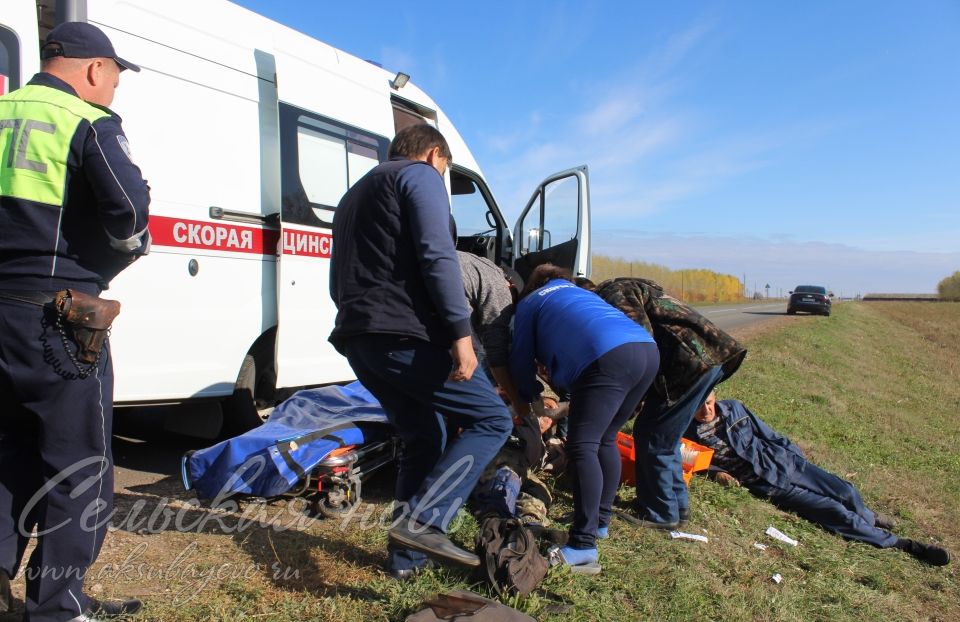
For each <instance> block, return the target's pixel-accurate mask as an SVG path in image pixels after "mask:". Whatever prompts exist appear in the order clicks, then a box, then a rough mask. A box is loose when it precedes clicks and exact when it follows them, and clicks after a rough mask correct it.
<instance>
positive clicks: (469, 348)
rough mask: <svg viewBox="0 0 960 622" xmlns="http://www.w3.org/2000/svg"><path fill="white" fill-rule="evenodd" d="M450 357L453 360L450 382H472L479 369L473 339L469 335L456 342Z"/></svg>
mask: <svg viewBox="0 0 960 622" xmlns="http://www.w3.org/2000/svg"><path fill="white" fill-rule="evenodd" d="M450 356H451V357H452V358H453V368H452V369H451V370H450V380H453V381H454V382H466V381H467V380H470V378H472V377H473V372H474V371H475V370H476V369H477V353H476V352H474V351H473V338H472V337H470V335H467V336H466V337H460V338H459V339H457V340H456V341H454V342H453V347H451V348H450Z"/></svg>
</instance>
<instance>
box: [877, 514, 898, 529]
mask: <svg viewBox="0 0 960 622" xmlns="http://www.w3.org/2000/svg"><path fill="white" fill-rule="evenodd" d="M873 524H874V526H875V527H879V528H880V529H886V530H887V531H891V530H893V529H896V528H897V521H896V520H894V518H893V517H892V516H887V515H886V514H880V513H879V512H874V513H873Z"/></svg>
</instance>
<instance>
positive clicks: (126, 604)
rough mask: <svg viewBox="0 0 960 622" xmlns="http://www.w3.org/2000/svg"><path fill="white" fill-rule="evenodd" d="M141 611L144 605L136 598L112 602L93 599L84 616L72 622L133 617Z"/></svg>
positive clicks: (92, 621) (91, 621)
mask: <svg viewBox="0 0 960 622" xmlns="http://www.w3.org/2000/svg"><path fill="white" fill-rule="evenodd" d="M141 609H143V603H142V602H140V601H139V600H137V599H136V598H128V599H126V600H111V601H105V600H96V599H95V598H91V599H90V605H89V606H88V607H87V610H86V611H84V612H83V615H81V616H80V617H78V618H74V619H73V620H72V621H71V622H74V621H76V622H99V621H100V620H109V619H111V618H119V617H123V616H132V615H136V614H137V613H139V612H140V610H141Z"/></svg>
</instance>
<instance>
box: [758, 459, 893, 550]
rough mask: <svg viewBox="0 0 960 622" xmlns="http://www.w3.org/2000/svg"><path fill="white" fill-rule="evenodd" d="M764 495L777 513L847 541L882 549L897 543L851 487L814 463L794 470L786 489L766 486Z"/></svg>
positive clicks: (851, 485)
mask: <svg viewBox="0 0 960 622" xmlns="http://www.w3.org/2000/svg"><path fill="white" fill-rule="evenodd" d="M765 492H766V494H768V495H769V497H770V501H771V502H772V503H773V504H774V505H776V506H777V507H778V508H780V509H781V510H788V511H790V510H792V511H794V512H796V513H797V514H798V515H800V516H802V517H803V518H805V519H807V520H808V521H810V522H812V523H816V524H818V525H820V526H821V527H823V528H824V529H826V530H827V531H831V532H833V533H835V534H839V535H841V536H843V537H844V538H847V539H848V540H858V541H860V542H866V543H868V544H872V545H873V546H876V547H879V548H882V549H885V548H889V547H891V546H893V545H894V544H896V542H897V536H895V535H893V534H892V533H890V532H889V531H887V530H885V529H881V528H879V527H877V526H876V525H875V524H874V523H875V521H876V515H875V514H874V513H873V512H872V511H871V510H870V509H868V508H867V507H866V506H865V505H864V503H863V499H862V498H861V497H860V492H859V491H857V489H856V488H855V487H854V486H853V484H851V483H850V482H848V481H846V480H844V479H841V478H839V477H837V476H836V475H834V474H833V473H830V472H829V471H824V470H823V469H821V468H820V467H818V466H817V465H815V464H810V463H809V462H807V463H806V464H805V465H804V468H803V470H802V471H797V472H796V473H795V474H794V476H793V481H792V482H791V486H790V487H789V488H787V489H783V488H774V487H772V486H770V487H769V490H767V491H765Z"/></svg>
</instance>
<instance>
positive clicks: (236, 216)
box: [210, 205, 280, 227]
mask: <svg viewBox="0 0 960 622" xmlns="http://www.w3.org/2000/svg"><path fill="white" fill-rule="evenodd" d="M277 216H278V215H276V214H268V215H267V216H261V215H259V214H251V213H249V212H236V211H233V210H227V209H223V208H222V207H216V206H215V205H211V206H210V218H212V219H214V220H228V221H232V222H245V223H250V224H255V225H261V226H265V227H266V226H273V227H275V226H277V224H278V223H279V220H280V219H279V218H278V217H277Z"/></svg>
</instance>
